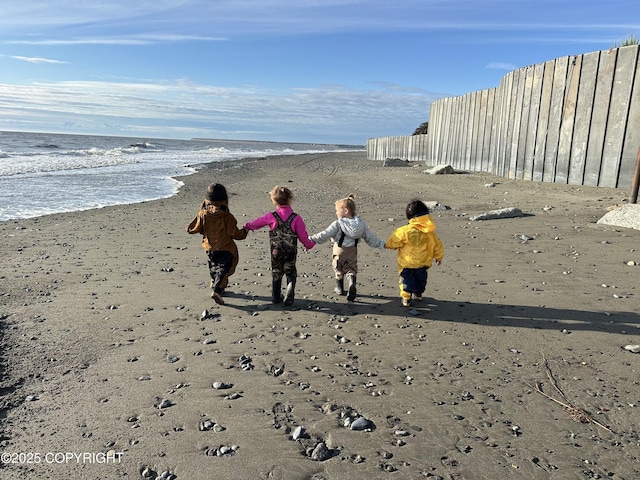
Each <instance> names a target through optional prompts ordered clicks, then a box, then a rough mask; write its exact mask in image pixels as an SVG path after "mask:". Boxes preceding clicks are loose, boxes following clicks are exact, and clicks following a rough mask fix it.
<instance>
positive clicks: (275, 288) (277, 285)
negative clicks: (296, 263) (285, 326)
mask: <svg viewBox="0 0 640 480" xmlns="http://www.w3.org/2000/svg"><path fill="white" fill-rule="evenodd" d="M281 301H282V278H280V279H278V280H275V279H274V280H273V281H272V282H271V303H280V302H281Z"/></svg>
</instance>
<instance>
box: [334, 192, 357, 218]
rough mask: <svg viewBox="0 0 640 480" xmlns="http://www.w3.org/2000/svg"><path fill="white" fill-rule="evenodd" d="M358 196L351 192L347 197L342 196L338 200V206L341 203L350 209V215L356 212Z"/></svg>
mask: <svg viewBox="0 0 640 480" xmlns="http://www.w3.org/2000/svg"><path fill="white" fill-rule="evenodd" d="M355 200H356V196H355V195H354V194H353V193H350V194H349V195H348V196H347V197H346V198H341V199H340V200H337V201H336V206H338V205H341V206H343V207H345V208H346V209H347V210H349V214H350V215H355V214H356V202H355Z"/></svg>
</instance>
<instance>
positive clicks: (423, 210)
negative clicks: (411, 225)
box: [407, 199, 429, 219]
mask: <svg viewBox="0 0 640 480" xmlns="http://www.w3.org/2000/svg"><path fill="white" fill-rule="evenodd" d="M428 214H429V207H427V206H426V205H425V204H424V202H423V201H421V200H417V199H416V200H411V201H410V202H409V204H408V205H407V218H408V219H412V218H415V217H421V216H422V215H428Z"/></svg>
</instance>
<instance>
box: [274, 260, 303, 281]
mask: <svg viewBox="0 0 640 480" xmlns="http://www.w3.org/2000/svg"><path fill="white" fill-rule="evenodd" d="M271 275H272V277H273V280H274V281H277V280H282V277H283V276H284V275H286V276H287V277H296V276H297V275H298V270H297V269H296V256H295V255H294V256H292V257H276V256H274V255H271Z"/></svg>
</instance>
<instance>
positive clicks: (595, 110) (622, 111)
mask: <svg viewBox="0 0 640 480" xmlns="http://www.w3.org/2000/svg"><path fill="white" fill-rule="evenodd" d="M639 49H640V47H639V46H638V45H633V46H628V47H622V48H614V49H611V50H603V51H599V52H592V53H587V54H584V55H578V56H571V57H562V58H558V59H555V60H550V61H548V62H545V63H541V64H537V65H532V66H529V67H525V68H521V69H519V70H515V71H513V72H510V73H508V74H507V75H505V76H504V77H503V78H502V81H501V82H500V86H499V87H497V88H492V89H488V90H481V91H478V92H473V93H469V94H466V95H463V96H460V97H451V98H444V99H441V100H437V101H435V102H433V103H432V104H431V108H430V114H429V133H428V135H421V136H420V137H426V138H425V139H413V140H411V139H412V138H413V137H386V138H385V139H369V141H367V152H368V157H369V158H371V159H382V158H381V157H380V156H379V155H380V153H382V152H384V153H383V155H386V156H385V157H384V158H387V157H394V158H395V157H399V158H405V159H408V160H420V161H422V160H424V161H425V163H426V164H427V165H439V164H448V165H451V166H452V167H454V168H455V169H461V170H471V171H485V172H490V173H493V174H495V175H498V176H502V177H508V178H517V179H525V180H535V181H544V182H556V183H568V184H576V185H591V186H602V187H613V188H629V186H630V185H631V183H632V177H633V174H634V169H635V164H636V152H637V151H638V148H639V147H640V73H639V61H638V52H639ZM401 138H408V139H410V140H407V141H402V140H400V139H401ZM370 143H371V145H370ZM416 144H420V148H419V149H418V148H417V147H416V146H415V145H416ZM395 145H402V148H401V149H400V150H394V149H393V148H391V147H393V146H395ZM370 147H371V148H370ZM405 151H410V152H412V153H413V152H416V151H419V152H420V155H421V156H415V155H414V157H413V158H409V156H403V155H404V152H405ZM369 152H371V154H369Z"/></svg>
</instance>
